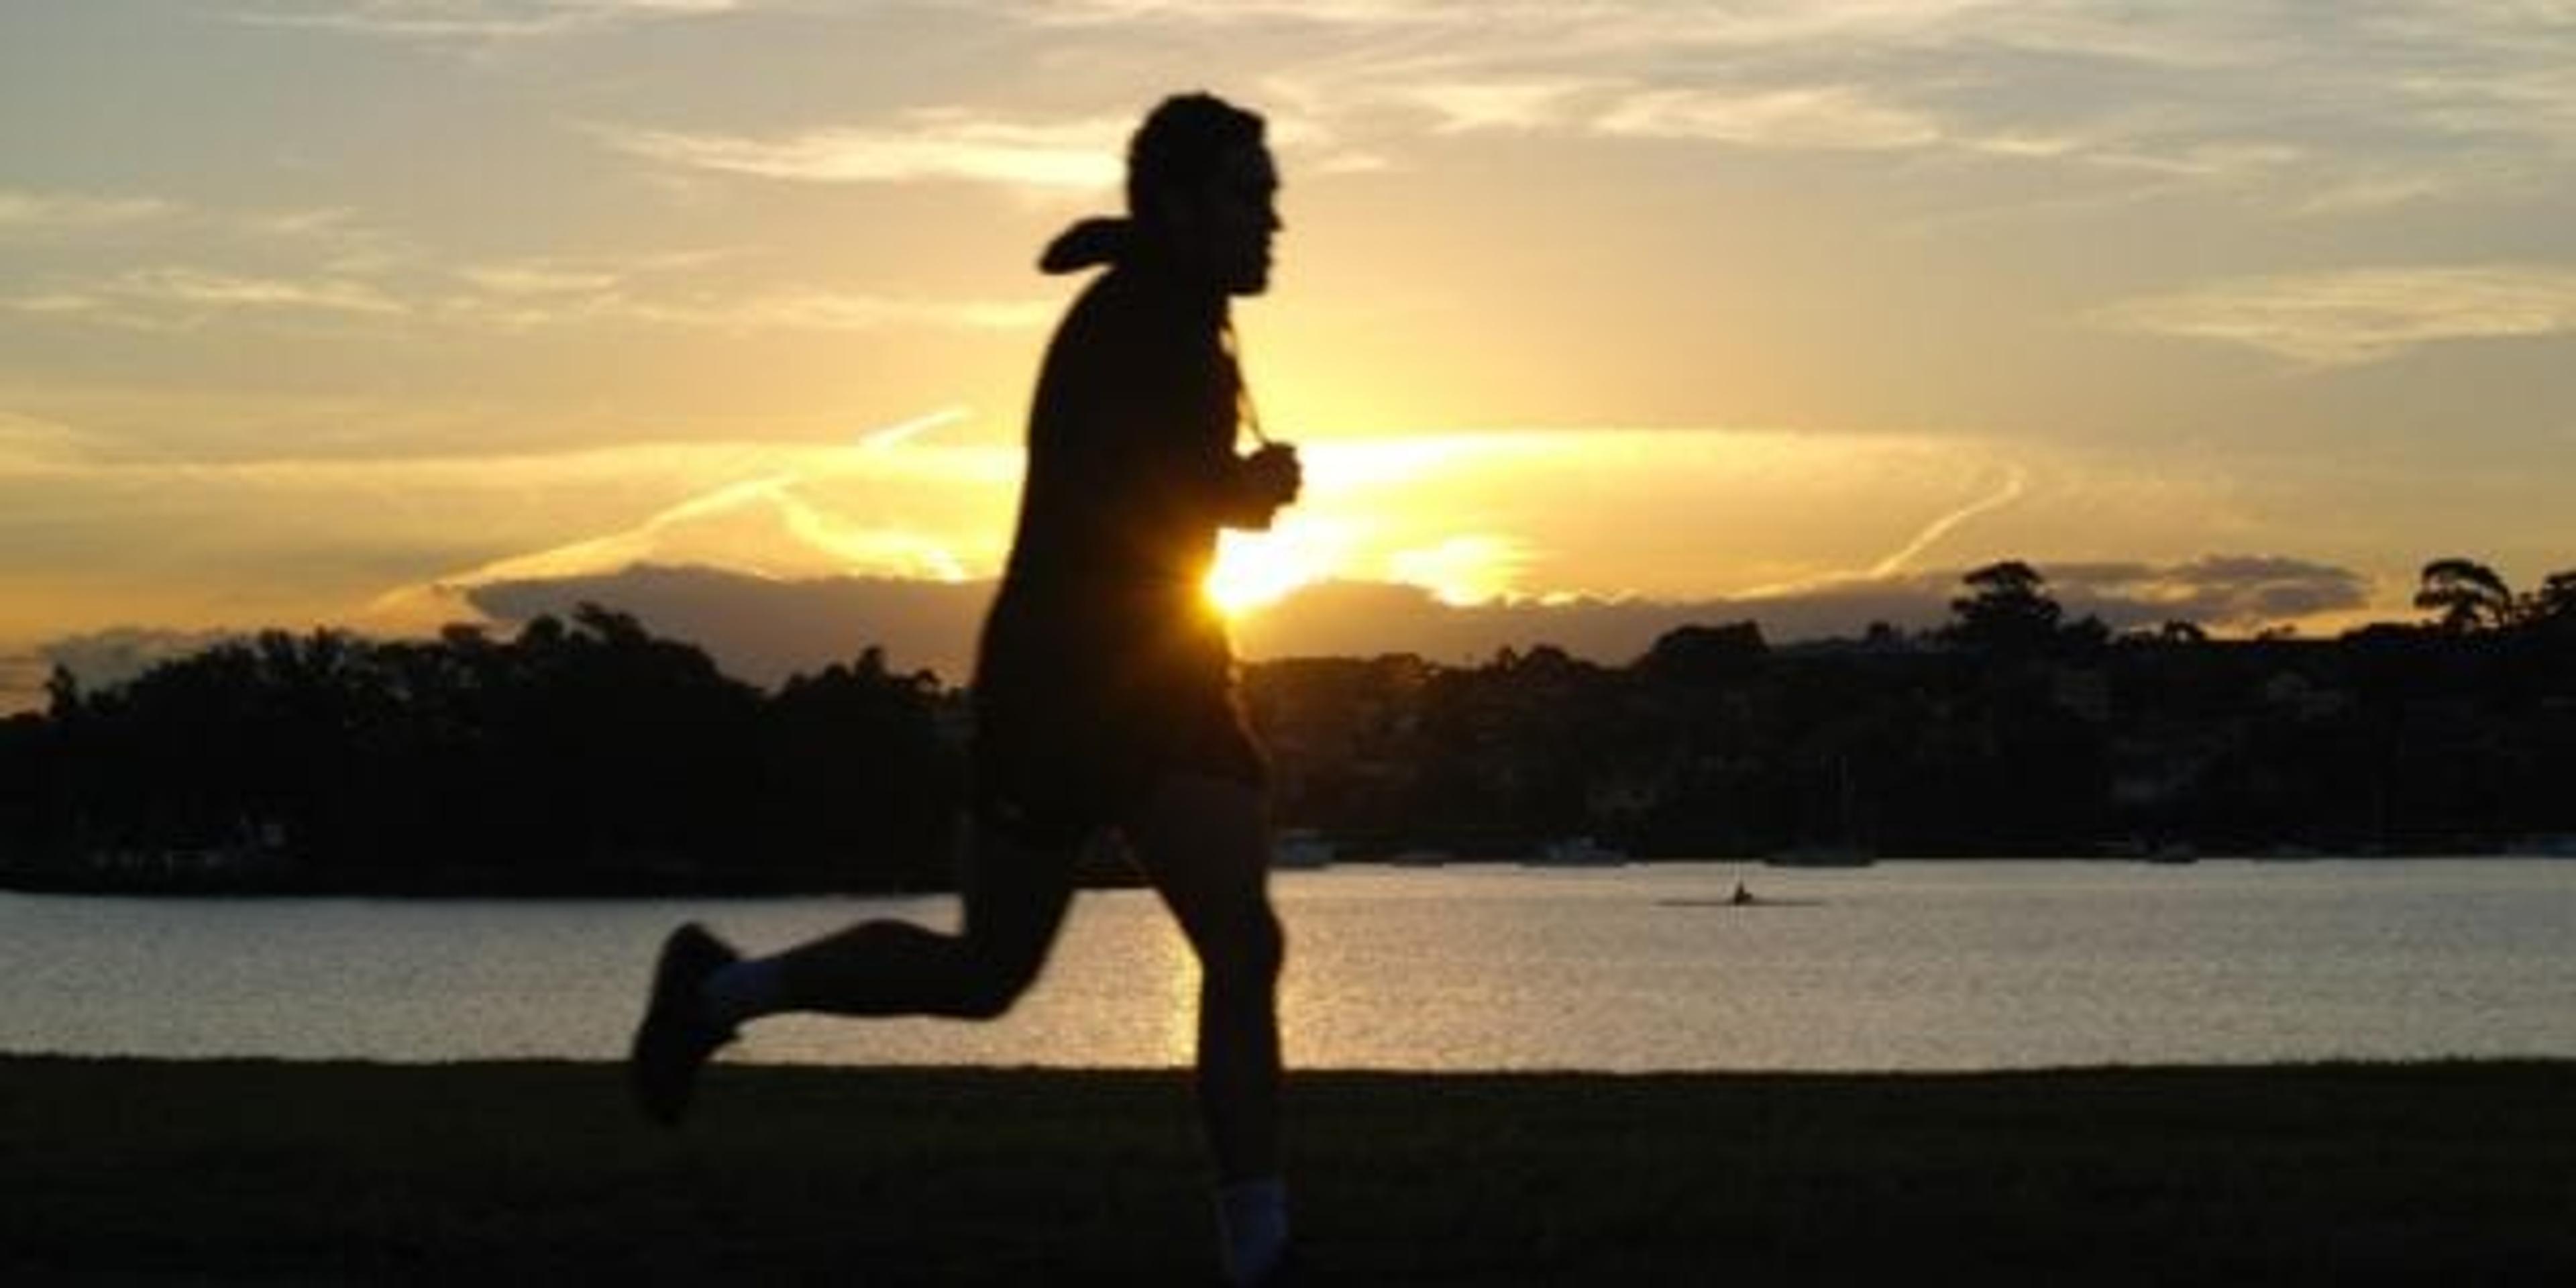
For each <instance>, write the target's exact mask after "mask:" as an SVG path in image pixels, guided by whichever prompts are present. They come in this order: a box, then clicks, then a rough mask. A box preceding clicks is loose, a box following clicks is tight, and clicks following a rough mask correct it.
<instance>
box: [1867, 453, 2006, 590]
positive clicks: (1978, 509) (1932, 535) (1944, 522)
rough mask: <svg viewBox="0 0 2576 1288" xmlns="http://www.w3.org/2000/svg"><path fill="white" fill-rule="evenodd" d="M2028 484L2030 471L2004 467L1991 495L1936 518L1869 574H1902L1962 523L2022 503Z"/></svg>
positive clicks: (1889, 575) (1878, 575) (1882, 560)
mask: <svg viewBox="0 0 2576 1288" xmlns="http://www.w3.org/2000/svg"><path fill="white" fill-rule="evenodd" d="M2029 483H2030V475H2029V474H2028V472H2026V471H2024V470H2023V469H2021V467H2019V466H2012V465H2008V466H2005V467H2004V478H2003V482H2002V483H2001V484H2000V485H1999V486H1998V487H1996V489H1995V490H1994V491H1993V492H1991V493H1988V494H1987V495H1985V496H1981V497H1978V498H1977V499H1976V500H1974V501H1970V502H1968V503H1967V504H1966V505H1963V506H1960V507H1959V508H1958V509H1955V510H1952V511H1950V512H1949V513H1947V514H1944V515H1942V516H1941V517H1939V518H1937V519H1934V520H1933V521H1931V522H1930V523H1927V524H1925V525H1923V528H1922V530H1921V531H1919V532H1917V533H1915V534H1914V536H1913V537H1912V538H1911V539H1909V540H1908V541H1907V542H1906V543H1905V544H1904V545H1902V546H1899V547H1897V549H1896V550H1895V551H1894V552H1893V553H1891V554H1889V555H1888V556H1887V557H1886V558H1884V559H1881V560H1879V561H1878V563H1877V564H1876V565H1875V566H1873V567H1872V568H1871V569H1870V570H1869V575H1870V576H1872V577H1892V576H1895V575H1896V574H1897V573H1900V572H1903V571H1904V570H1905V566H1906V565H1907V564H1910V563H1912V562H1914V559H1915V557H1916V556H1918V555H1920V554H1922V553H1923V552H1924V551H1926V550H1929V549H1931V548H1932V547H1933V545H1934V544H1936V543H1938V542H1939V541H1940V540H1941V538H1943V537H1946V536H1948V535H1950V533H1951V531H1952V530H1953V529H1955V528H1957V527H1958V526H1959V525H1960V524H1962V523H1966V522H1967V521H1968V520H1970V519H1973V518H1976V517H1977V516H1978V515H1981V514H1984V513H1987V512H1988V511H1991V510H2000V509H2002V508H2003V507H2005V506H2007V505H2010V504H2012V503H2013V502H2015V501H2018V500H2020V499H2021V494H2022V492H2023V490H2024V489H2025V488H2026V487H2028V486H2029Z"/></svg>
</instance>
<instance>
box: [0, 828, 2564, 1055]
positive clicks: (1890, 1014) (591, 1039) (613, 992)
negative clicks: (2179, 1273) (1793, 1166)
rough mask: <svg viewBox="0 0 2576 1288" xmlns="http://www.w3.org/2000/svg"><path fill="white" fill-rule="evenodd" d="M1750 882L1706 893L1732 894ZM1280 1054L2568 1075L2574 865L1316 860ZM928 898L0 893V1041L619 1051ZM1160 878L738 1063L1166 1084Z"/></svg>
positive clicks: (1295, 887)
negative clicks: (746, 977) (1156, 891)
mask: <svg viewBox="0 0 2576 1288" xmlns="http://www.w3.org/2000/svg"><path fill="white" fill-rule="evenodd" d="M1739 879H1740V880H1743V881H1745V882H1746V883H1747V884H1748V885H1750V886H1751V887H1752V889H1753V891H1754V892H1755V893H1756V894H1757V895H1760V896H1762V897H1764V898H1766V899H1769V900H1778V901H1780V902H1778V903H1774V904H1769V905H1765V906H1757V907H1750V908H1733V907H1727V906H1724V905H1723V902H1722V901H1723V899H1724V897H1725V896H1726V895H1727V894H1728V893H1729V892H1730V891H1731V890H1732V889H1733V888H1734V884H1735V882H1736V881H1738V880H1739ZM1276 890H1277V894H1278V899H1279V903H1280V907H1281V912H1282V916H1283V917H1284V919H1285V920H1286V922H1287V924H1288V927H1289V935H1290V962H1289V969H1288V975H1287V978H1286V981H1285V985H1284V988H1285V992H1284V997H1283V1010H1284V1018H1285V1024H1286V1030H1287V1033H1286V1040H1287V1046H1288V1054H1289V1059H1290V1061H1291V1063H1292V1064H1295V1065H1302V1066H1307V1067H1359V1068H1390V1069H1541V1068H1580V1069H1605V1070H1650V1069H1808V1070H1858V1069H1987V1068H2016V1067H2036V1066H2053V1065H2068V1064H2101V1063H2183V1062H2189V1063H2209V1062H2230V1063H2235V1062H2252V1061H2271V1060H2294V1059H2295V1060H2308V1059H2327V1058H2375V1059H2376V1058H2420V1057H2432V1056H2506V1055H2532V1056H2556V1057H2576V863H2571V862H2554V861H2547V860H2444V861H2432V860H2426V861H2386V860H2381V861H2367V862H2362V861H2341V862H2339V861H2314V862H2295V863H2251V862H2205V863H2201V864H2197V865H2193V866H2188V867H2151V866H2147V865H2139V864H2117V863H2073V862H2068V863H1882V864H1880V865H1878V866H1876V867H1872V868H1866V869H1852V870H1787V869H1771V868H1762V867H1758V866H1752V865H1744V864H1670V865H1654V866H1640V867H1627V868H1616V869H1600V870H1593V869H1581V870H1577V869H1538V868H1517V867H1506V866H1492V867H1485V866H1452V867H1445V868H1436V869H1417V868H1384V867H1367V866H1347V867H1337V868H1333V869H1329V870H1324V871H1313V872H1288V873H1282V874H1280V876H1279V877H1278V878H1277V881H1276ZM885 915H895V916H904V917H912V918H917V919H922V920H926V921H928V922H930V923H932V924H935V925H938V926H941V927H943V928H945V927H947V926H949V925H952V924H953V923H954V919H955V901H954V900H953V899H949V898H945V897H937V898H904V899H848V898H800V899H779V900H702V901H624V900H620V901H609V900H599V901H582V900H576V901H547V902H498V901H490V902H486V901H455V902H430V901H395V900H363V899H275V900H177V899H164V900H154V899H129V898H96V897H74V896H35V895H17V894H0V946H5V947H0V955H4V956H5V962H6V964H5V967H0V1050H5V1051H9V1052H20V1053H25V1052H65V1053H80V1054H122V1055H148V1056H212V1055H255V1056H279V1057H288V1058H297V1059H306V1058H340V1057H358V1058H366V1059H378V1060H396V1061H437V1060H457V1059H488V1058H521V1057H566V1058H579V1059H605V1058H613V1057H616V1056H618V1055H620V1054H622V1051H623V1048H624V1043H625V1038H626V1034H627V1031H628V1028H629V1026H630V1025H631V1024H632V1023H633V1022H634V1019H635V1016H636V1012H637V1009H638V1007H639V1006H640V1004H641V998H642V990H643V984H644V980H645V976H646V975H647V973H648V971H649V967H650V963H651V960H652V957H653V954H654V951H655V948H656V946H657V944H658V942H659V939H660V936H661V934H662V933H663V931H665V930H666V929H668V928H669V927H670V926H671V925H673V924H675V923H676V922H678V921H681V920H683V919H686V918H691V917H695V918H701V919H704V920H706V921H708V922H710V923H711V924H712V925H714V926H715V927H716V928H717V929H718V930H719V931H720V932H721V933H723V934H725V935H727V936H728V937H730V938H732V939H734V940H735V941H736V942H737V943H739V944H741V945H743V946H745V947H746V948H749V949H753V950H768V949H774V948H777V947H781V946H784V945H786V944H788V943H790V942H793V941H795V940H797V939H799V938H802V937H805V936H809V935H813V934H816V933H819V932H822V931H824V930H828V929H831V928H833V927H836V926H839V925H841V924H843V923H845V922H848V921H850V920H853V919H856V918H861V917H869V916H885ZM1195 992H1196V984H1195V969H1194V967H1193V966H1192V964H1191V962H1190V960H1189V956H1188V952H1187V950H1186V948H1185V947H1184V946H1183V945H1182V943H1181V941H1180V938H1179V935H1178V933H1177V932H1176V931H1174V930H1173V929H1172V927H1171V925H1170V922H1169V919H1168V918H1167V917H1166V916H1165V915H1164V913H1163V911H1162V909H1161V907H1160V906H1159V905H1158V904H1157V903H1155V901H1154V898H1153V896H1152V895H1151V894H1149V893H1146V892H1142V891H1107V892H1093V893H1087V894H1085V895H1084V896H1083V897H1082V898H1081V899H1080V900H1079V901H1078V902H1077V904H1076V906H1075V908H1074V911H1073V915H1072V917H1071V919H1070V921H1069V923H1068V925H1067V927H1066V932H1065V935H1064V937H1063V939H1062V940H1061V941H1060V943H1059V945H1058V947H1057V951H1056V955H1055V958H1054V960H1053V961H1052V962H1051V963H1050V965H1049V967H1048V969H1047V973H1046V976H1045V978H1043V979H1041V980H1040V981H1039V983H1038V986H1037V988H1036V990H1035V991H1034V992H1033V993H1032V994H1031V995H1030V996H1029V997H1028V998H1027V999H1026V1000H1025V1001H1023V1002H1022V1003H1021V1005H1020V1007H1019V1008H1018V1009H1017V1010H1015V1011H1013V1012H1012V1013H1011V1014H1010V1015H1009V1016H1008V1017H1006V1018H1004V1019H1003V1020H1000V1021H998V1022H995V1023H991V1024H982V1025H976V1024H964V1023H956V1022H948V1021H935V1020H895V1021H849V1020H830V1019H819V1018H789V1019H781V1020H774V1021H768V1022H764V1023H762V1024H760V1025H757V1026H754V1027H753V1028H752V1029H751V1030H750V1031H749V1033H748V1034H747V1036H746V1040H745V1041H744V1042H743V1043H742V1044H741V1045H740V1046H739V1047H738V1048H736V1049H735V1050H734V1052H733V1053H732V1054H731V1055H730V1056H729V1058H733V1059H744V1060H753V1061H762V1062H828V1063H852V1064H954V1063H969V1064H993V1065H1023V1064H1036V1065H1077V1066H1078V1065H1124V1066H1140V1065H1141V1066H1161V1065H1171V1064H1182V1063H1186V1062H1187V1061H1188V1059H1189V1054H1190V1033H1191V1017H1192V1014H1193V1011H1194V1007H1195Z"/></svg>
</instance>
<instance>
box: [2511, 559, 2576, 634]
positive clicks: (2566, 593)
mask: <svg viewBox="0 0 2576 1288" xmlns="http://www.w3.org/2000/svg"><path fill="white" fill-rule="evenodd" d="M2516 611H2517V613H2518V615H2519V618H2520V620H2521V621H2522V622H2523V623H2524V624H2526V625H2530V626H2537V627H2542V628H2545V629H2549V630H2568V629H2571V628H2576V569H2568V570H2565V571H2562V572H2553V573H2551V574H2549V577H2548V579H2547V580H2545V581H2543V582H2541V583H2540V589H2538V590H2535V591H2533V592H2531V593H2530V594H2528V595H2525V596H2523V598H2522V602H2521V605H2520V607H2519V608H2518V609H2517V610H2516Z"/></svg>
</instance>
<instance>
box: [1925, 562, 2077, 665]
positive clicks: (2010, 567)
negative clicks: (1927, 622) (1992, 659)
mask: <svg viewBox="0 0 2576 1288" xmlns="http://www.w3.org/2000/svg"><path fill="white" fill-rule="evenodd" d="M1960 580H1961V581H1962V582H1964V583H1966V584H1967V586H1968V588H1969V589H1970V590H1972V591H1974V592H1975V593H1974V594H1972V595H1965V596H1961V597H1960V598H1957V599H1953V600H1951V601H1950V613H1951V616H1952V618H1953V619H1954V620H1953V621H1952V622H1951V624H1950V625H1949V626H1948V627H1947V628H1945V629H1944V630H1943V631H1942V634H1943V636H1944V637H1946V638H1948V639H1949V640H1951V641H1952V642H1954V643H1958V644H1963V645H1966V646H1968V647H1970V648H1974V649H1983V650H1987V651H1990V652H1998V653H2036V652H2039V651H2040V650H2042V649H2045V648H2046V647H2047V646H2048V645H2049V643H2050V642H2051V641H2052V640H2054V639H2055V637H2056V635H2057V623H2058V619H2059V618H2060V617H2062V616H2064V615H2065V610H2064V609H2061V608H2059V607H2058V605H2057V601H2056V600H2054V599H2051V598H2049V596H2048V579H2047V578H2045V577H2042V576H2040V575H2039V570H2037V569H2035V568H2033V567H2031V566H2030V565H2029V564H2026V563H2023V562H2022V561H2020V560H2018V559H2007V560H2004V561H2003V562H2001V563H1991V564H1987V565H1986V566H1985V567H1983V568H1979V569H1977V570H1975V571H1973V572H1970V573H1968V574H1967V575H1966V576H1964V577H1962V578H1960Z"/></svg>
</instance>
